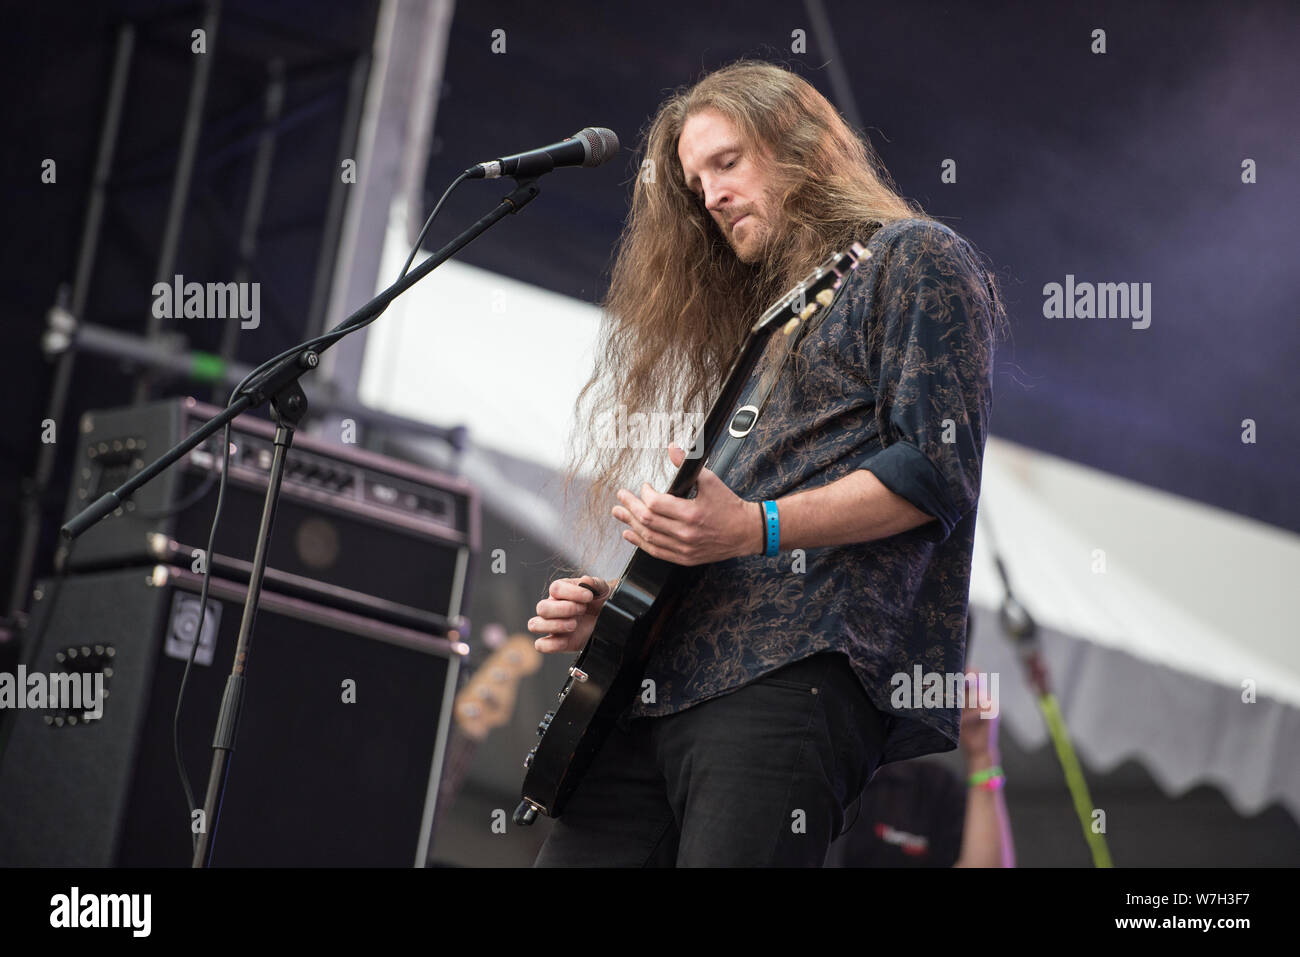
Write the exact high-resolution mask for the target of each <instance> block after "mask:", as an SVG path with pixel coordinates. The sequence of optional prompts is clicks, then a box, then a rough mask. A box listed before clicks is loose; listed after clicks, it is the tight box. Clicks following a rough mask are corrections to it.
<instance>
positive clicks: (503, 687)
mask: <svg viewBox="0 0 1300 957" xmlns="http://www.w3.org/2000/svg"><path fill="white" fill-rule="evenodd" d="M533 641H534V639H533V638H532V637H530V636H528V635H524V634H516V635H511V636H510V637H509V638H507V639H506V641H505V643H504V644H503V645H502V646H501V647H500V648H498V649H497V650H496V651H494V652H493V653H492V655H491V656H490V657H489V658H488V659H487V661H485V662H483V664H481V665H479V667H478V669H477V670H476V671H475V672H474V674H472V675H471V676H470V679H469V681H468V682H466V684H465V687H463V688H461V689H460V692H459V693H458V694H457V695H456V702H455V704H454V705H453V707H452V713H453V714H454V715H455V716H456V724H457V726H458V727H459V728H460V730H461V731H462V732H463V733H464V734H465V736H466V737H468V738H471V739H473V740H475V741H482V740H483V739H484V738H486V737H487V736H488V732H490V731H491V730H492V729H493V728H499V727H501V726H502V725H503V724H505V723H507V722H508V721H509V720H510V716H511V715H513V714H514V711H515V699H516V697H518V693H519V682H520V679H522V678H523V676H524V675H529V674H532V673H533V672H535V671H537V669H539V668H540V667H541V666H542V653H541V652H540V651H538V650H537V649H536V648H535V647H533Z"/></svg>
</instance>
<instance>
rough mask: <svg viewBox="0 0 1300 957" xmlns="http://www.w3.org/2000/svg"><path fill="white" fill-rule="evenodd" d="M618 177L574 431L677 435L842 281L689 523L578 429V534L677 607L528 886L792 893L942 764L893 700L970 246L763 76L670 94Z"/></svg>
mask: <svg viewBox="0 0 1300 957" xmlns="http://www.w3.org/2000/svg"><path fill="white" fill-rule="evenodd" d="M643 155H644V162H643V164H642V173H641V175H640V176H638V178H637V181H636V184H635V186H634V189H633V196H632V208H631V213H630V215H629V217H628V220H627V224H626V227H625V229H624V232H623V236H622V237H621V240H620V243H619V249H618V254H617V259H616V261H615V264H614V267H613V273H612V277H611V285H610V290H609V295H608V297H607V299H606V301H605V303H604V308H605V313H606V316H607V321H606V323H605V325H604V326H603V337H602V342H601V348H600V350H599V354H598V359H597V364H596V367H595V370H594V371H593V373H592V377H591V380H590V381H589V382H588V383H587V385H586V387H585V388H584V389H583V390H582V392H581V394H580V395H579V400H578V422H579V423H580V424H582V423H589V422H591V421H593V420H594V418H596V417H597V416H601V415H607V414H608V413H609V411H610V410H611V409H613V408H614V407H615V406H616V405H622V406H624V407H625V408H626V410H627V411H628V412H631V413H637V412H640V413H642V414H647V413H650V414H653V413H654V412H656V411H660V410H668V409H675V410H678V411H679V412H688V413H703V412H705V411H707V409H708V406H709V404H710V403H711V402H712V401H713V399H714V398H715V397H716V395H717V394H718V391H719V390H720V388H721V386H722V383H723V380H724V378H725V375H726V372H727V370H728V368H729V366H730V363H731V361H732V360H733V359H734V358H735V354H736V351H737V349H738V347H739V346H740V344H741V342H742V341H743V339H744V337H745V334H746V330H747V329H748V327H749V326H750V324H752V322H753V321H754V319H755V318H757V316H758V315H760V314H761V312H762V311H763V310H765V309H766V308H767V307H768V306H770V305H771V304H772V302H773V301H774V300H775V299H776V298H777V297H778V296H779V295H780V294H782V293H784V292H786V291H787V290H788V289H789V288H791V287H792V286H793V285H794V284H795V283H796V282H798V281H799V280H800V279H802V278H803V277H804V276H805V275H806V274H807V273H808V272H809V271H810V270H811V269H812V268H813V267H814V266H816V265H817V264H818V263H819V262H821V261H822V260H824V259H825V258H826V256H827V255H829V254H830V253H831V252H833V251H836V250H844V249H845V248H847V247H848V246H849V244H850V243H852V242H854V241H857V242H861V243H863V244H864V245H866V247H867V248H868V249H869V250H870V252H871V254H872V255H871V257H870V258H868V259H866V260H865V261H863V262H862V263H861V264H860V265H859V267H858V269H857V270H856V272H855V273H854V274H853V276H852V277H851V278H850V279H849V280H848V281H847V282H846V283H845V288H844V289H843V290H841V293H840V295H839V296H838V298H837V299H836V301H835V303H834V305H833V306H832V307H831V308H829V309H826V310H823V312H822V313H821V314H819V315H818V316H817V317H815V318H814V319H813V320H812V321H811V322H812V324H811V326H810V328H809V330H808V332H807V334H806V336H805V337H804V338H803V340H802V342H801V343H800V344H799V346H798V348H797V350H795V351H793V352H792V353H791V355H790V357H789V359H788V360H786V365H784V366H783V367H782V368H781V371H780V376H779V378H778V379H777V382H776V385H775V387H774V388H773V389H772V392H771V394H770V396H769V398H768V401H767V403H766V405H765V406H764V407H763V409H762V410H761V413H760V415H759V418H758V421H757V423H756V424H755V425H754V426H753V429H752V430H751V431H750V433H749V435H748V437H747V439H746V441H745V443H744V444H743V445H742V446H741V447H740V449H739V451H738V453H737V454H736V456H735V457H734V459H733V460H732V462H731V464H730V466H729V467H728V468H727V469H725V470H724V471H725V473H726V474H725V476H719V475H716V474H714V473H713V472H712V471H711V470H709V469H704V470H703V471H702V472H701V474H700V477H699V480H698V482H697V486H696V495H695V497H694V498H691V499H684V498H679V497H675V496H672V495H668V494H666V493H664V492H660V491H657V490H656V488H655V487H654V486H652V485H651V484H649V483H648V482H643V483H642V484H640V486H639V489H638V490H637V491H631V489H632V488H634V487H636V482H635V479H636V478H638V477H644V476H645V475H646V474H647V467H648V468H649V469H650V470H651V471H650V473H649V474H650V475H651V476H652V477H654V476H655V475H656V474H657V473H656V472H655V471H654V470H655V469H656V468H658V469H665V466H666V464H667V463H665V462H664V458H667V459H668V461H669V462H670V463H671V465H672V466H674V467H680V465H681V463H682V462H683V461H684V458H685V455H686V453H685V452H684V451H683V450H682V448H681V447H680V446H679V444H678V443H671V444H669V446H668V454H667V456H664V455H663V454H662V450H660V452H659V454H658V456H657V458H656V461H653V462H646V461H645V454H646V453H645V450H643V449H642V448H635V447H629V446H631V445H634V444H635V445H641V444H644V443H625V444H624V446H623V447H617V443H609V442H606V441H601V440H599V439H598V438H596V437H594V436H590V435H586V436H584V435H582V434H581V431H579V435H578V438H579V440H580V443H581V444H579V445H577V446H576V447H575V456H574V462H573V464H572V468H571V470H570V477H571V478H572V477H573V476H576V475H577V474H579V473H580V472H586V473H588V474H590V475H591V476H592V485H591V487H590V491H589V493H588V496H587V498H586V501H585V508H584V513H583V517H584V526H585V527H586V528H587V529H588V531H589V536H590V534H591V530H593V529H596V528H597V527H598V526H599V525H600V524H601V523H602V521H604V522H607V521H609V518H610V517H611V516H612V518H613V519H616V520H617V521H619V522H621V523H623V525H624V526H626V527H625V528H624V529H623V531H622V535H623V538H624V539H625V540H626V541H628V542H630V543H632V544H633V545H635V546H636V547H638V548H640V549H642V550H644V551H646V552H647V553H649V554H650V555H653V556H655V557H656V558H661V559H664V560H666V561H670V562H674V563H676V564H679V565H682V566H684V572H683V583H682V589H681V592H680V594H681V601H680V603H679V605H678V606H677V608H676V609H675V610H674V612H673V614H672V617H671V618H670V619H669V620H668V621H667V623H666V627H665V628H664V630H663V631H662V633H661V635H660V637H659V639H658V641H657V642H656V644H655V645H654V647H653V649H652V651H651V654H650V658H649V660H648V661H647V664H646V672H645V680H644V682H643V684H642V688H643V692H642V694H641V695H640V696H639V697H638V698H637V699H636V700H635V701H634V702H633V704H632V705H631V706H630V707H629V709H628V710H627V711H626V712H625V713H624V714H623V715H622V716H621V718H620V720H619V722H618V725H617V728H616V730H615V731H614V732H613V733H612V734H611V736H610V737H609V738H608V740H607V741H606V743H605V745H604V746H603V748H602V750H601V752H600V754H599V755H598V756H597V758H596V760H595V761H594V762H593V764H592V766H591V768H590V769H589V771H588V772H587V774H586V775H585V777H584V778H583V779H582V782H581V783H580V785H579V786H578V789H577V790H576V791H575V792H574V794H573V796H572V798H571V799H570V802H569V805H568V807H567V809H566V811H565V813H564V815H563V816H562V817H560V818H559V819H558V820H557V821H556V823H555V825H554V827H553V828H552V830H551V833H550V835H549V836H548V838H547V841H546V843H545V845H544V846H543V848H542V850H541V853H540V854H539V856H538V864H539V865H552V866H554V865H623V866H644V865H648V864H650V865H660V864H665V865H673V864H676V865H678V866H687V865H740V866H750V865H756V866H770V865H801V866H816V867H819V866H822V864H823V862H824V860H825V857H826V851H827V848H828V846H829V844H830V842H831V840H832V839H833V838H835V837H836V836H837V835H838V834H839V833H840V831H841V830H842V828H843V825H844V812H845V810H846V809H847V808H848V807H849V806H850V805H851V804H852V803H853V802H854V801H856V799H857V798H858V796H859V794H861V792H862V790H863V788H864V787H865V786H866V784H867V782H868V780H869V779H870V778H871V775H872V774H873V773H874V771H875V769H876V768H877V767H878V766H879V765H881V764H883V763H889V762H892V761H897V760H900V759H902V758H908V757H914V756H917V755H921V754H927V753H931V752H935V751H943V750H949V749H951V748H953V747H954V746H955V745H956V742H957V737H958V725H959V715H960V708H959V707H958V706H957V704H956V703H955V702H953V701H945V700H943V698H942V696H940V695H934V694H932V693H930V692H931V691H932V690H933V689H932V688H928V690H927V691H926V693H925V694H924V695H922V694H921V693H920V692H921V689H920V688H919V687H918V688H917V689H916V691H917V693H916V694H915V695H913V694H907V695H900V694H899V693H898V691H899V688H898V681H899V676H902V677H903V678H904V679H906V680H907V681H911V680H912V679H913V676H914V675H915V676H916V677H917V678H920V677H921V676H922V675H926V676H930V675H939V676H942V675H945V674H960V673H961V671H962V664H963V660H964V643H965V619H966V610H967V601H968V598H969V585H970V555H971V548H972V545H973V541H974V529H975V507H976V502H977V499H978V495H979V483H980V470H981V461H982V456H983V450H984V442H985V436H986V433H987V427H988V414H989V409H990V404H991V392H992V382H991V379H992V352H993V340H994V338H995V332H996V330H997V327H998V326H999V325H1000V324H1001V322H1002V320H1003V316H1004V312H1003V309H1002V305H1001V302H1000V299H999V296H998V293H997V286H996V281H995V279H994V278H993V277H992V275H991V273H990V272H989V271H988V270H987V269H986V268H985V266H984V265H983V263H982V261H981V260H980V259H979V257H978V256H977V255H976V254H975V252H974V251H973V249H972V248H971V247H970V245H969V244H968V243H967V242H966V241H965V240H963V239H962V238H961V237H959V236H958V235H957V234H956V233H954V232H953V231H952V230H951V229H949V228H948V227H946V226H944V225H942V224H940V223H938V222H936V221H934V220H932V219H931V218H929V217H928V216H926V215H925V213H924V212H922V211H921V210H920V209H919V207H916V206H915V205H913V204H910V203H908V202H907V201H906V200H904V199H903V198H902V197H901V196H899V195H898V193H897V191H896V190H895V189H894V188H893V186H892V184H891V183H890V181H889V178H888V174H887V173H885V172H884V170H883V168H882V167H881V164H880V163H879V161H878V160H877V158H876V156H875V154H874V152H873V151H872V150H871V148H870V146H869V145H868V144H867V143H866V142H865V141H864V139H863V138H861V137H859V136H858V135H856V134H855V133H854V132H853V131H852V130H851V129H850V128H849V127H848V126H847V125H846V124H845V122H844V120H843V119H842V117H841V116H840V115H839V113H838V112H837V111H836V110H835V109H834V107H833V106H831V104H830V103H829V102H828V101H827V100H826V99H825V97H823V96H822V95H821V94H820V93H819V92H817V90H816V89H815V88H814V87H813V86H812V85H811V84H809V83H808V82H807V81H805V80H803V79H801V78H800V77H798V76H796V75H795V74H794V73H792V72H790V71H788V70H786V69H783V68H781V67H778V66H774V65H772V64H767V63H761V62H754V61H741V62H739V63H735V64H732V65H731V66H728V67H725V68H723V69H721V70H718V71H716V72H714V73H711V74H709V75H707V76H705V77H704V78H703V79H702V80H700V81H699V82H698V83H696V84H695V85H694V86H692V87H690V88H688V89H684V90H681V91H678V92H677V93H675V94H674V95H673V96H671V97H670V98H669V99H668V100H666V101H665V102H664V103H663V104H662V105H661V106H660V108H659V110H658V112H657V113H656V115H655V117H654V119H653V121H652V123H651V125H650V128H649V131H648V133H647V134H646V138H645V143H644V153H643ZM775 340H776V337H773V339H772V340H771V341H770V343H769V345H770V344H771V342H775ZM773 355H776V353H775V352H774V351H773V349H771V348H769V350H768V356H766V357H765V361H776V360H775V359H773V358H772V356H773ZM755 374H756V375H757V374H758V373H757V372H756V373H755ZM686 444H689V442H688V443H686ZM724 478H725V481H724ZM625 484H626V487H624V485H625ZM662 487H664V486H663V485H662V484H661V485H660V488H662ZM607 510H608V511H607ZM772 512H774V513H775V517H776V523H775V527H774V528H773V529H772V530H771V531H769V526H771V524H772V523H771V521H770V513H772ZM588 540H590V538H589V539H588ZM580 582H585V583H586V584H588V585H591V586H592V588H594V590H595V594H594V595H593V592H592V591H591V590H589V589H587V588H584V587H582V586H581V585H580V584H579V583H580ZM613 584H614V583H610V582H604V581H601V580H599V579H597V578H594V577H593V576H585V577H582V578H562V579H558V580H557V581H554V582H552V583H551V586H550V589H549V594H548V596H547V597H546V598H544V599H542V600H541V601H540V602H538V604H537V617H535V618H533V619H531V620H530V621H529V623H528V627H529V630H530V631H532V632H534V633H535V634H538V635H541V636H545V637H541V638H539V639H538V640H537V642H536V644H537V647H538V649H539V650H541V651H544V652H572V651H576V650H579V649H581V648H582V647H583V645H584V644H585V642H586V641H587V639H588V637H589V636H590V634H591V631H592V627H593V625H594V622H595V619H596V617H597V615H598V614H599V611H600V608H601V606H602V604H603V600H604V598H605V597H607V596H608V595H609V593H610V590H611V588H612V586H613Z"/></svg>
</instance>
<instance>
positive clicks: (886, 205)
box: [565, 60, 930, 562]
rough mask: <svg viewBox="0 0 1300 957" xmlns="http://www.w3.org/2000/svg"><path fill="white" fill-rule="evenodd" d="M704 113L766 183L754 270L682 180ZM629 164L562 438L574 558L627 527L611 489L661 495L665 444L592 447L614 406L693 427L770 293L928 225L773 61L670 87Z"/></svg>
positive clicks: (814, 95) (876, 163)
mask: <svg viewBox="0 0 1300 957" xmlns="http://www.w3.org/2000/svg"><path fill="white" fill-rule="evenodd" d="M710 108H711V109H714V110H717V111H719V112H720V113H721V114H722V115H723V116H725V117H727V119H728V120H730V121H731V123H732V124H733V125H734V126H735V127H736V129H737V131H738V132H739V134H740V136H741V139H742V144H743V145H742V148H743V149H744V150H745V151H746V153H747V154H749V155H752V156H754V157H755V158H756V159H758V160H760V161H761V162H762V163H763V164H764V166H765V168H766V169H767V170H768V171H769V172H770V174H771V175H770V181H771V182H772V183H773V184H774V186H773V192H772V195H771V197H770V198H771V199H772V200H773V201H774V202H775V206H774V208H775V209H776V210H778V213H777V215H776V216H775V217H774V219H775V220H776V222H774V224H773V226H774V228H773V234H774V235H773V236H772V237H771V238H770V240H769V243H768V245H767V248H765V250H764V253H763V256H762V257H760V260H759V261H758V262H756V263H753V264H746V263H743V262H741V261H740V260H739V259H738V258H737V257H736V255H735V253H734V252H733V251H732V249H731V247H730V245H728V243H727V240H726V239H725V237H724V236H723V235H722V233H721V231H720V230H719V229H718V226H717V224H716V223H715V222H714V221H713V219H712V217H711V216H710V215H709V214H708V211H707V210H706V209H705V208H704V205H703V203H702V202H701V201H700V200H699V199H698V198H697V197H696V196H695V195H693V194H692V193H691V192H690V190H688V189H687V187H686V183H685V180H684V179H683V177H682V170H681V165H680V162H679V160H678V156H677V142H678V138H679V136H680V135H681V132H682V127H683V125H684V124H685V122H686V120H687V118H688V117H690V116H692V115H694V114H696V113H698V112H700V111H702V110H705V109H710ZM640 155H641V156H642V157H643V160H642V165H641V173H640V174H639V175H638V176H637V178H636V181H635V185H634V186H633V191H632V208H631V213H630V214H629V216H628V218H627V222H626V224H625V226H624V228H623V233H622V236H621V237H620V239H619V244H618V251H617V256H616V258H615V261H614V265H613V269H612V274H611V278H610V288H609V293H608V295H607V297H606V299H605V302H604V303H603V309H604V313H605V320H604V322H603V323H602V330H601V335H600V341H599V345H598V347H597V353H596V365H595V368H594V370H593V372H592V375H591V378H590V379H589V380H588V382H587V384H586V385H585V386H584V387H583V389H582V391H581V392H580V393H579V395H578V401H577V404H576V409H575V412H576V415H577V418H576V424H575V428H574V431H573V434H572V438H571V442H570V449H571V453H572V454H571V460H570V465H569V468H568V473H567V475H566V481H565V498H566V500H567V499H568V497H569V494H570V490H571V489H572V487H573V486H574V480H575V479H576V478H577V477H578V476H579V474H580V473H584V472H585V473H587V479H588V480H589V481H590V483H591V484H590V486H589V488H588V489H587V492H586V497H585V500H584V503H583V507H582V508H581V509H580V510H579V516H578V517H579V529H578V532H579V535H578V537H577V539H576V541H575V544H576V545H577V548H576V550H575V551H576V553H577V554H580V555H581V556H582V560H583V561H584V562H586V561H590V560H591V558H592V557H593V556H594V555H595V554H596V553H597V552H598V551H599V550H600V549H599V547H597V542H599V541H600V539H602V538H603V539H606V540H608V538H609V537H610V536H611V535H612V534H613V533H614V532H615V531H621V530H622V529H623V528H624V526H623V525H622V524H621V523H619V522H617V521H616V520H615V519H613V518H611V517H610V508H611V507H612V506H613V505H615V504H616V499H615V492H616V491H617V490H618V489H619V488H620V487H625V488H628V489H629V490H631V491H633V492H636V491H637V490H638V489H639V488H640V487H641V483H642V482H643V481H647V482H650V484H651V485H652V486H654V487H655V488H656V489H658V490H659V491H664V489H665V487H666V485H667V479H668V478H670V477H671V475H672V469H671V464H670V462H669V461H668V453H667V450H666V449H665V448H663V447H660V448H652V449H645V448H629V447H617V444H611V443H608V442H600V441H597V438H596V435H595V431H594V428H593V426H594V423H595V421H596V420H597V418H598V417H600V416H602V415H603V416H609V415H610V414H612V412H613V410H614V409H615V408H616V407H617V406H618V405H620V404H621V405H623V406H625V407H626V410H627V412H628V413H629V414H630V413H633V412H642V413H652V412H663V413H668V412H670V411H672V410H678V411H679V412H694V413H699V418H700V419H702V417H703V414H704V413H706V412H707V411H708V409H709V406H710V405H711V404H712V402H713V400H714V398H715V397H716V393H717V390H719V389H720V388H721V385H722V379H723V376H724V375H725V374H726V371H727V369H728V367H729V365H730V363H731V361H732V359H733V358H734V357H735V354H736V352H737V350H738V349H739V347H740V344H741V342H742V341H743V339H744V336H745V331H746V329H747V327H748V326H749V324H750V323H752V322H753V320H754V319H755V318H757V317H758V315H759V314H760V313H761V312H762V310H764V309H766V308H767V307H768V306H769V305H771V303H772V302H773V301H774V300H775V299H776V297H777V296H779V295H780V294H781V293H783V292H785V291H786V290H787V289H789V288H790V287H791V286H793V285H794V283H796V282H798V281H799V280H800V279H802V278H803V276H804V275H805V274H807V272H808V271H809V270H810V269H812V268H813V267H814V266H815V265H816V264H817V263H818V262H819V261H820V260H822V259H823V258H825V256H826V255H828V254H829V253H830V252H831V251H833V250H835V249H840V248H843V247H845V246H847V245H848V244H849V243H850V242H851V241H853V240H863V241H865V239H866V238H867V237H868V236H869V235H870V232H871V231H872V230H873V229H874V228H876V227H877V225H884V224H886V223H889V222H893V221H896V220H899V219H930V217H929V216H927V215H926V214H925V213H924V212H923V211H922V210H921V208H920V207H919V206H917V205H916V204H914V203H910V202H908V201H907V200H905V199H903V197H901V196H900V195H899V194H898V191H897V188H896V187H895V186H894V184H893V182H892V180H891V179H890V177H889V174H888V172H887V171H886V170H885V169H884V167H883V165H882V164H881V162H880V160H879V158H878V157H877V155H876V153H875V151H874V150H873V149H872V147H871V145H870V143H868V142H866V141H865V139H863V138H860V137H858V136H857V135H856V134H855V133H854V132H853V130H852V129H851V128H850V127H849V126H848V124H846V123H845V122H844V120H843V118H842V117H841V116H840V114H839V112H838V111H836V109H835V108H834V107H833V106H832V105H831V104H830V103H829V102H828V101H827V100H826V98H825V97H824V96H822V94H821V93H819V92H818V91H817V90H816V89H815V88H814V87H813V86H812V85H811V84H810V83H808V82H807V81H806V80H804V79H802V78H801V77H799V76H797V75H795V74H794V73H791V72H790V71H789V70H786V69H784V68H782V67H779V66H776V65H773V64H770V63H764V62H760V61H754V60H741V61H739V62H736V63H733V64H731V65H729V66H726V67H723V68H722V69H720V70H717V71H716V72H713V73H710V74H708V75H707V76H705V77H704V78H703V79H701V80H700V81H699V82H697V83H696V84H695V85H694V86H691V87H689V88H687V87H682V88H679V89H678V90H677V91H675V92H674V93H673V94H672V95H671V96H670V97H669V98H668V99H667V100H665V101H664V102H663V103H662V104H661V105H660V107H659V109H658V111H657V112H656V114H655V116H654V118H653V120H652V121H651V123H650V126H649V129H648V132H646V133H645V135H644V136H643V138H642V143H641V150H640ZM760 158H761V159H760ZM675 440H676V442H677V444H678V445H683V444H684V443H683V438H682V437H675ZM611 526H614V527H613V528H611Z"/></svg>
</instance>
